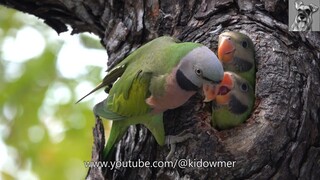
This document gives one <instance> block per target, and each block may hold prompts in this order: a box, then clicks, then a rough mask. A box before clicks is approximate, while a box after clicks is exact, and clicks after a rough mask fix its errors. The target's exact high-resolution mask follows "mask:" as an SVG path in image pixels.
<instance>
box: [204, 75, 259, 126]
mask: <svg viewBox="0 0 320 180" xmlns="http://www.w3.org/2000/svg"><path fill="white" fill-rule="evenodd" d="M205 86H207V85H205ZM208 90H210V88H209V89H208ZM206 93H209V94H210V91H209V92H206ZM214 93H216V92H214ZM253 104H254V90H253V88H252V86H251V85H250V83H249V82H248V81H247V80H245V79H244V78H242V77H240V76H238V75H237V74H235V73H233V72H225V73H224V78H223V80H222V82H221V84H220V85H219V91H218V92H217V94H216V97H215V101H213V102H212V120H211V123H212V126H213V127H216V128H218V129H229V128H232V127H235V126H237V125H239V124H241V123H243V122H244V121H245V120H246V119H247V118H248V116H249V115H250V113H251V111H252V108H253Z"/></svg>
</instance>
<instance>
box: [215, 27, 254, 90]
mask: <svg viewBox="0 0 320 180" xmlns="http://www.w3.org/2000/svg"><path fill="white" fill-rule="evenodd" d="M218 57H219V60H220V61H221V62H222V64H223V67H224V70H225V71H231V72H234V73H236V74H238V75H239V76H241V77H242V78H244V79H246V80H247V81H249V83H250V84H251V86H252V87H254V86H255V78H256V77H255V73H256V69H255V61H254V45H253V42H252V41H251V39H250V38H249V37H248V36H247V35H245V34H242V33H239V32H233V31H229V32H224V33H222V34H220V35H219V42H218Z"/></svg>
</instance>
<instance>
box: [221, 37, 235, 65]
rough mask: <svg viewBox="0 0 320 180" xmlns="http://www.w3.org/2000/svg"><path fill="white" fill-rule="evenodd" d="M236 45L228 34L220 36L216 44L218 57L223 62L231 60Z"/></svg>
mask: <svg viewBox="0 0 320 180" xmlns="http://www.w3.org/2000/svg"><path fill="white" fill-rule="evenodd" d="M235 50H236V47H235V45H234V43H233V42H232V41H231V40H230V37H228V36H222V37H220V40H219V45H218V58H219V59H220V61H222V62H223V63H229V62H231V61H232V59H233V56H234V52H235Z"/></svg>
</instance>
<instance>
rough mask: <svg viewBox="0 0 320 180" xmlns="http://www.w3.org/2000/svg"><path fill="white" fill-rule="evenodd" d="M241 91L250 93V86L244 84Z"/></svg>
mask: <svg viewBox="0 0 320 180" xmlns="http://www.w3.org/2000/svg"><path fill="white" fill-rule="evenodd" d="M240 89H241V91H243V92H247V91H248V89H249V88H248V85H247V84H246V83H242V84H241V86H240Z"/></svg>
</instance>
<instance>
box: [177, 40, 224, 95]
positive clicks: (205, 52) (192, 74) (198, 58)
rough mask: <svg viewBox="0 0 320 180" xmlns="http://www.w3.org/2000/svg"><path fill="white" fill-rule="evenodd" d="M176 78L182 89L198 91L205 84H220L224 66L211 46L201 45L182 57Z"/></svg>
mask: <svg viewBox="0 0 320 180" xmlns="http://www.w3.org/2000/svg"><path fill="white" fill-rule="evenodd" d="M176 79H177V82H178V84H179V86H180V87H181V88H182V89H184V90H187V91H197V90H198V89H200V88H202V87H203V86H204V85H205V84H212V85H217V84H219V83H220V82H221V81H222V79H223V67H222V64H221V62H220V61H219V60H218V58H217V56H216V55H215V54H214V53H213V52H212V51H211V50H210V49H209V48H207V47H205V46H200V47H197V48H195V49H193V50H192V51H190V52H189V53H188V54H187V55H186V56H184V57H183V58H182V59H181V61H180V64H179V65H178V70H177V75H176Z"/></svg>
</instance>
